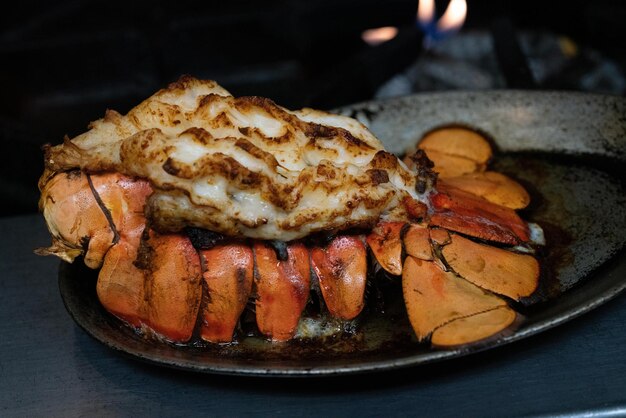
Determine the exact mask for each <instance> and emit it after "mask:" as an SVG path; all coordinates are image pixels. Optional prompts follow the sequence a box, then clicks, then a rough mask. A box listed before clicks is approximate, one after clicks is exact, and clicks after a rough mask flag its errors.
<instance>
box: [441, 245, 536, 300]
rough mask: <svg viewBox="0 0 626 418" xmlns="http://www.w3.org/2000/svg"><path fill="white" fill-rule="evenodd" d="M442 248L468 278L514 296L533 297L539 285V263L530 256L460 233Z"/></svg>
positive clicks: (453, 267)
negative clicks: (493, 245) (483, 242)
mask: <svg viewBox="0 0 626 418" xmlns="http://www.w3.org/2000/svg"><path fill="white" fill-rule="evenodd" d="M451 238H452V242H451V243H450V244H449V245H446V246H445V247H443V249H442V250H441V251H442V254H443V257H444V258H445V260H446V262H447V263H448V265H449V266H450V267H451V268H452V269H453V270H454V271H455V272H457V273H458V274H459V275H460V276H462V277H464V278H465V279H466V280H469V281H470V282H472V283H474V284H475V285H477V286H480V287H482V288H483V289H487V290H490V291H492V292H494V293H498V294H500V295H505V296H508V297H510V298H512V299H519V298H521V297H525V296H530V295H531V294H532V293H533V292H534V291H535V290H536V289H537V285H538V284H539V262H538V261H537V260H536V259H535V258H534V257H533V256H531V255H527V254H517V253H514V252H512V251H507V250H503V249H501V248H496V247H492V246H489V245H483V244H478V243H475V242H473V241H471V240H469V239H467V238H463V237H461V236H459V235H452V236H451Z"/></svg>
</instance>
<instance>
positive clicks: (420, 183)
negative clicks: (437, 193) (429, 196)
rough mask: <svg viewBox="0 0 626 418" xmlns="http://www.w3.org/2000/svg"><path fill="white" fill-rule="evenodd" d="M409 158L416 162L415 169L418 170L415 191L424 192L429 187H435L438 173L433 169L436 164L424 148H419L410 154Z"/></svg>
mask: <svg viewBox="0 0 626 418" xmlns="http://www.w3.org/2000/svg"><path fill="white" fill-rule="evenodd" d="M409 159H410V160H411V161H412V162H413V163H414V164H415V171H416V172H417V177H416V181H415V191H416V192H417V193H419V194H423V193H425V192H426V191H427V190H428V189H429V188H431V187H435V185H436V184H437V173H435V172H434V171H433V170H432V169H433V167H434V166H435V164H434V163H433V162H432V161H431V160H430V159H429V158H428V156H427V155H426V153H425V152H424V150H421V149H418V150H417V151H415V152H414V153H413V154H411V155H409Z"/></svg>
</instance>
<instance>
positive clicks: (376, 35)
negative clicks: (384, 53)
mask: <svg viewBox="0 0 626 418" xmlns="http://www.w3.org/2000/svg"><path fill="white" fill-rule="evenodd" d="M397 34H398V28H396V27H394V26H385V27H382V28H376V29H368V30H366V31H364V32H363V33H362V34H361V39H363V40H364V41H365V42H366V43H367V44H368V45H372V46H376V45H380V44H382V43H383V42H387V41H389V40H391V39H393V38H395V37H396V35H397Z"/></svg>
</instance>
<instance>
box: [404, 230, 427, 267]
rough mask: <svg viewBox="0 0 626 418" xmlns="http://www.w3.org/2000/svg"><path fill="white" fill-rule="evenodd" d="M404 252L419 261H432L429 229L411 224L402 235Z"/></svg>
mask: <svg viewBox="0 0 626 418" xmlns="http://www.w3.org/2000/svg"><path fill="white" fill-rule="evenodd" d="M403 241H404V251H405V252H406V254H407V255H411V256H413V257H415V258H419V259H420V260H432V259H433V249H432V247H431V245H430V233H429V229H428V228H426V227H423V226H421V225H416V224H411V225H410V226H409V228H408V229H407V231H406V233H405V234H404V240H403Z"/></svg>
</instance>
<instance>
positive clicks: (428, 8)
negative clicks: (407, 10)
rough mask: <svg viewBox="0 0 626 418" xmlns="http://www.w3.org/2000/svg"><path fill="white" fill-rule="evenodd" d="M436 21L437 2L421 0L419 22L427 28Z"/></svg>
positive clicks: (418, 14)
mask: <svg viewBox="0 0 626 418" xmlns="http://www.w3.org/2000/svg"><path fill="white" fill-rule="evenodd" d="M434 19H435V0H419V4H418V6H417V21H418V22H419V23H420V24H421V25H422V26H426V25H428V24H429V23H431V22H432V21H433V20H434Z"/></svg>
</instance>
